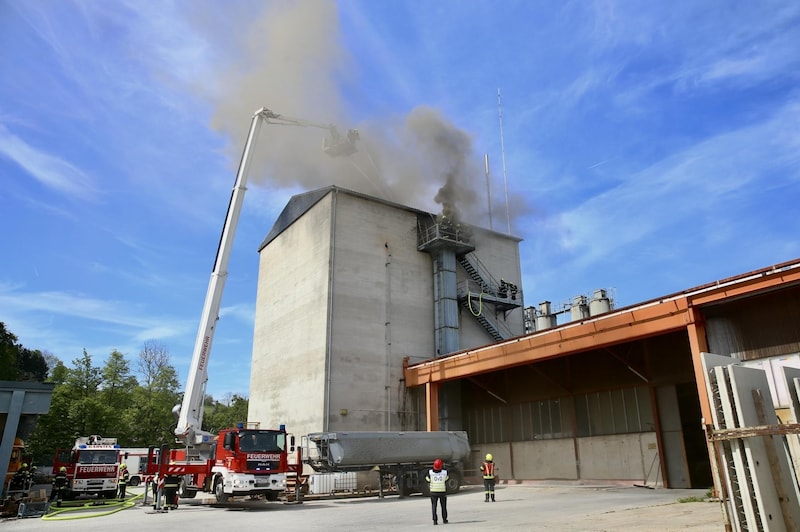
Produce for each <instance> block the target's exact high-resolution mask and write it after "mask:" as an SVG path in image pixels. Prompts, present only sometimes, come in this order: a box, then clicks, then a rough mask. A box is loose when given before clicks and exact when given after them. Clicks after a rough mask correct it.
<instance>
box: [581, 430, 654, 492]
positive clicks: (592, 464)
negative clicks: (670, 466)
mask: <svg viewBox="0 0 800 532" xmlns="http://www.w3.org/2000/svg"><path fill="white" fill-rule="evenodd" d="M657 449H658V447H657V445H656V433H655V432H641V433H635V434H615V435H612V436H594V437H591V438H578V456H579V457H580V464H581V466H580V478H582V479H613V480H635V481H644V480H645V477H646V476H647V472H648V469H649V468H650V466H651V465H652V464H653V463H654V460H655V463H656V465H659V464H658V461H657V459H656V456H657V454H658V451H657ZM655 473H656V468H655V467H654V469H653V471H652V473H651V474H652V475H653V480H654V479H655Z"/></svg>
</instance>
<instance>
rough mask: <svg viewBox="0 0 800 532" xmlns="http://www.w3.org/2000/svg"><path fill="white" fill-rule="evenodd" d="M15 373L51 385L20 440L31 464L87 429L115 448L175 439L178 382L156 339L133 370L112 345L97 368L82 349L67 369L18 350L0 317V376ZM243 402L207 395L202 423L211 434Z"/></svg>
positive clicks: (48, 458)
mask: <svg viewBox="0 0 800 532" xmlns="http://www.w3.org/2000/svg"><path fill="white" fill-rule="evenodd" d="M134 373H135V374H134ZM18 378H25V379H36V380H45V379H47V380H48V381H49V382H53V383H55V385H56V386H55V388H54V390H53V397H52V400H51V403H50V411H49V412H48V413H47V414H46V415H43V416H40V417H39V420H38V423H37V425H36V429H35V430H34V431H33V434H31V436H30V438H28V441H27V442H26V445H27V452H28V453H30V454H31V455H32V456H33V459H34V463H36V464H38V465H50V464H52V463H53V462H52V461H53V457H54V455H55V451H56V449H64V448H67V449H68V448H71V447H72V445H73V444H74V442H75V439H76V438H78V437H81V436H90V435H92V434H98V435H100V436H105V437H112V438H117V439H118V441H119V444H120V446H122V447H148V446H150V445H154V446H157V447H159V446H161V445H163V444H165V443H166V444H172V443H174V442H175V435H174V430H175V425H176V419H175V416H174V415H173V413H172V410H173V407H174V406H175V405H177V404H179V403H180V402H181V393H180V384H179V383H178V375H177V372H176V371H175V368H174V367H172V365H171V363H170V357H169V351H168V350H167V348H166V347H165V346H164V345H162V344H159V343H157V342H154V341H147V342H145V344H144V346H143V348H142V350H141V351H140V353H139V356H138V358H137V359H136V362H135V372H134V371H133V370H132V369H131V363H130V361H128V360H127V359H126V358H125V355H124V354H123V353H121V352H119V351H117V350H114V351H112V352H111V353H109V355H108V358H107V359H106V361H105V363H104V364H103V366H102V367H97V366H96V365H95V364H94V361H93V359H92V356H91V355H90V354H89V353H88V352H87V351H86V349H84V350H83V353H82V354H81V356H79V357H78V358H76V359H74V360H73V361H72V364H71V366H69V367H68V366H66V365H65V364H64V363H63V362H62V361H61V360H59V359H58V357H56V356H55V355H53V354H52V353H42V352H40V351H32V350H29V349H26V348H24V347H22V346H21V345H19V343H18V341H17V337H16V336H14V335H13V334H12V333H11V332H9V331H7V330H6V328H5V325H4V324H3V323H2V322H0V380H16V379H18ZM247 407H248V400H247V398H245V397H241V396H239V395H232V396H230V395H229V396H227V397H226V398H225V400H224V401H223V402H219V401H215V400H214V398H213V397H211V396H208V397H206V402H205V419H204V423H203V428H204V429H206V430H208V431H210V432H218V431H219V430H220V429H223V428H228V427H232V426H235V425H236V423H240V422H245V421H246V420H247Z"/></svg>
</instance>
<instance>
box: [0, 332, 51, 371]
mask: <svg viewBox="0 0 800 532" xmlns="http://www.w3.org/2000/svg"><path fill="white" fill-rule="evenodd" d="M47 368H48V364H47V361H46V358H45V355H44V354H42V352H41V351H34V350H31V349H28V348H26V347H23V345H22V344H20V343H19V341H18V339H17V337H16V336H15V335H14V334H12V333H11V332H10V331H8V330H6V325H5V323H3V322H0V380H3V381H38V382H43V381H44V380H45V379H46V378H47Z"/></svg>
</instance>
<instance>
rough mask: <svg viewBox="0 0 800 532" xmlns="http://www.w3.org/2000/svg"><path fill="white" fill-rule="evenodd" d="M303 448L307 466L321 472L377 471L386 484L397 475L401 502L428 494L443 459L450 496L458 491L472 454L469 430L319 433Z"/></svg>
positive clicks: (310, 438) (306, 438) (312, 436)
mask: <svg viewBox="0 0 800 532" xmlns="http://www.w3.org/2000/svg"><path fill="white" fill-rule="evenodd" d="M303 448H304V453H303V454H304V456H305V463H307V464H308V465H310V466H311V467H312V468H313V469H314V471H317V472H324V473H331V472H351V471H369V470H377V471H379V472H380V475H381V480H383V479H384V478H385V477H389V476H393V477H394V480H395V482H396V483H397V491H398V493H399V495H400V497H403V496H405V495H407V494H410V493H416V492H420V493H422V494H424V495H428V493H429V492H428V484H427V482H425V475H427V473H428V471H429V470H430V469H431V468H432V467H433V461H434V460H436V459H437V458H441V459H442V460H443V461H444V463H445V469H447V472H448V476H449V477H450V478H449V480H448V481H447V493H455V492H457V491H458V489H459V487H461V482H462V480H463V478H464V464H465V463H466V461H467V458H468V457H469V452H470V448H469V438H468V437H467V433H466V432H464V431H439V432H425V431H404V432H391V431H377V432H350V431H348V432H345V431H341V432H314V433H311V434H308V435H307V436H304V437H303ZM380 484H381V486H382V484H383V482H381V483H380ZM381 494H382V491H381Z"/></svg>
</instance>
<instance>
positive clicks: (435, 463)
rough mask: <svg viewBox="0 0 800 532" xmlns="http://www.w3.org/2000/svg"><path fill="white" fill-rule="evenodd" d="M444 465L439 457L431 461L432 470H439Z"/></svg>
mask: <svg viewBox="0 0 800 532" xmlns="http://www.w3.org/2000/svg"><path fill="white" fill-rule="evenodd" d="M443 467H444V462H442V459H441V458H437V459H436V460H434V461H433V470H434V471H441V470H442V468H443Z"/></svg>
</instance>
